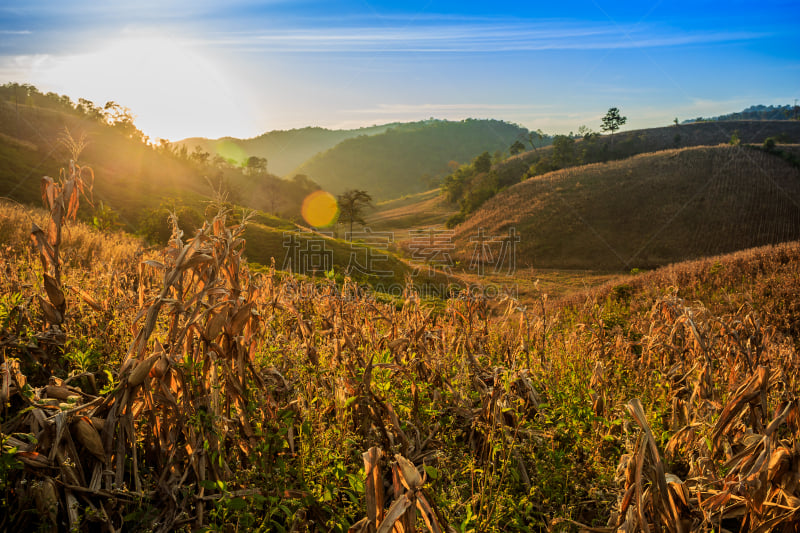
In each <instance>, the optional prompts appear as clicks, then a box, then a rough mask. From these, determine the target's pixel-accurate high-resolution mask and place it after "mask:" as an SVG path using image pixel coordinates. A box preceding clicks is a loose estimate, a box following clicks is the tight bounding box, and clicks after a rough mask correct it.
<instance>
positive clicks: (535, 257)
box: [455, 146, 800, 270]
mask: <svg viewBox="0 0 800 533" xmlns="http://www.w3.org/2000/svg"><path fill="white" fill-rule="evenodd" d="M510 228H515V230H516V233H517V235H518V236H520V238H521V240H520V242H519V244H518V246H517V249H516V261H517V265H518V266H522V267H526V266H536V267H537V268H538V267H546V268H549V267H553V268H585V269H608V270H618V269H622V270H629V269H631V268H633V267H654V266H657V265H663V264H667V263H672V262H676V261H681V260H687V259H692V258H697V257H702V256H707V255H713V254H719V253H725V252H731V251H735V250H740V249H743V248H747V247H752V246H759V245H764V244H771V243H777V242H783V241H788V240H792V239H797V238H799V237H800V170H798V168H796V167H795V166H792V165H791V164H789V163H787V162H786V161H784V160H783V159H781V158H779V157H777V156H775V155H773V154H768V153H766V152H763V151H761V150H757V149H753V148H748V147H745V146H718V147H697V148H688V149H679V150H667V151H662V152H657V153H652V154H644V155H639V156H636V157H633V158H630V159H627V160H623V161H615V162H611V163H607V164H601V163H597V164H592V165H586V166H582V167H572V168H568V169H563V170H559V171H556V172H551V173H548V174H545V175H542V176H537V177H534V178H531V179H528V180H526V181H524V182H522V183H519V184H517V185H515V186H513V187H511V188H509V189H507V190H505V191H504V192H502V193H500V194H498V195H497V196H495V197H494V198H492V199H491V200H489V201H488V202H486V203H485V204H484V205H483V207H482V208H480V209H479V210H478V211H476V212H475V213H474V214H473V216H471V217H470V218H469V219H468V220H467V221H466V222H465V223H463V224H461V225H460V226H458V227H457V230H456V235H455V242H456V248H457V250H459V253H460V254H461V257H460V259H461V260H463V261H470V259H471V257H472V256H471V252H472V250H473V249H474V248H475V243H474V238H475V237H476V236H477V235H478V234H479V232H480V231H483V232H484V233H485V235H486V236H487V237H496V238H501V237H503V236H504V235H507V234H508V232H509V229H510ZM471 239H472V240H471Z"/></svg>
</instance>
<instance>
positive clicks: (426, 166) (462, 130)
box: [295, 119, 527, 199]
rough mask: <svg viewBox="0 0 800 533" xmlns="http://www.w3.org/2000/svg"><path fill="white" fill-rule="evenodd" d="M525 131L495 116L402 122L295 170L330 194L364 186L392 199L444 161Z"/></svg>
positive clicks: (441, 169) (418, 187) (498, 146)
mask: <svg viewBox="0 0 800 533" xmlns="http://www.w3.org/2000/svg"><path fill="white" fill-rule="evenodd" d="M526 132H527V130H526V129H524V128H521V127H520V126H517V125H514V124H509V123H506V122H502V121H498V120H473V119H468V120H464V121H461V122H450V121H440V120H435V121H425V122H418V123H412V124H402V125H400V126H397V127H395V128H391V129H389V130H387V131H386V132H384V133H382V134H380V135H373V136H370V137H366V136H360V137H356V138H353V139H348V140H346V141H343V142H341V143H339V144H338V145H336V146H335V147H334V148H331V149H330V150H328V151H326V152H324V153H322V154H318V155H316V156H314V157H313V158H312V159H311V160H309V161H308V162H306V163H304V164H303V165H301V166H300V167H298V168H297V170H296V171H295V172H296V173H299V174H306V175H307V176H308V177H309V178H311V179H312V180H314V181H315V182H316V183H318V184H319V185H320V186H322V187H323V188H324V189H327V190H330V191H331V192H333V193H335V194H336V193H340V192H342V191H344V190H346V189H364V190H366V191H367V192H369V193H370V194H372V196H373V198H375V199H390V198H396V197H399V196H402V195H405V194H413V193H418V192H423V191H425V190H427V189H430V186H429V185H430V182H431V181H434V180H436V178H437V177H441V176H444V175H445V174H447V173H448V172H449V167H448V163H449V162H450V161H452V160H455V161H468V160H470V159H472V158H473V157H475V156H476V155H478V154H480V153H481V152H484V151H488V152H490V153H492V152H495V151H497V150H500V151H504V150H507V149H508V147H509V146H510V145H511V144H512V143H513V142H514V141H515V140H516V139H517V138H519V137H520V135H522V134H524V133H526Z"/></svg>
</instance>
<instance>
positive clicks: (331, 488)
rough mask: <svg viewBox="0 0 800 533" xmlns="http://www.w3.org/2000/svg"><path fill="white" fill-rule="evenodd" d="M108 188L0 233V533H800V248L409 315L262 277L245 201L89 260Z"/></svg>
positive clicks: (453, 303)
mask: <svg viewBox="0 0 800 533" xmlns="http://www.w3.org/2000/svg"><path fill="white" fill-rule="evenodd" d="M90 191H91V175H90V174H89V173H88V172H87V171H86V170H85V169H82V168H81V167H79V166H78V165H76V164H73V165H72V166H71V168H70V170H69V171H67V172H65V173H64V174H63V175H62V176H61V178H60V179H59V180H51V179H47V180H45V182H44V184H43V197H44V199H45V205H46V207H47V209H48V215H47V219H46V222H41V221H40V223H38V224H36V223H34V224H33V226H32V231H30V232H28V233H29V235H30V237H29V239H30V240H29V243H28V244H27V245H24V244H23V243H22V242H20V241H19V240H18V239H17V237H13V235H19V234H20V233H25V232H24V231H23V232H20V230H19V228H16V229H14V228H11V229H9V228H7V227H1V228H0V229H1V230H2V233H0V234H2V235H7V236H8V237H7V242H4V243H2V247H0V254H1V255H2V259H3V262H2V265H3V266H2V268H3V269H4V275H3V278H2V282H0V354H2V367H0V378H1V380H2V382H1V383H0V400H1V401H2V411H0V421H2V430H1V433H0V443H1V445H2V454H1V455H0V494H1V496H0V498H2V506H3V510H4V512H3V513H0V529H3V530H20V531H28V530H36V529H39V530H44V531H68V530H69V531H72V530H75V531H94V530H102V531H121V530H126V531H128V530H141V531H174V530H187V531H188V530H192V531H193V530H203V531H239V530H241V531H250V530H263V531H293V532H300V531H341V532H344V531H350V532H376V531H377V532H380V533H389V532H409V531H417V530H419V531H431V532H440V531H441V532H445V531H446V532H450V531H458V532H467V531H476V532H477V531H557V530H564V531H578V530H582V531H603V532H605V531H609V532H610V531H626V532H633V531H647V532H649V531H669V532H690V531H698V532H699V531H731V532H737V531H758V532H762V531H763V532H765V531H787V532H788V531H800V526H798V524H799V523H800V520H799V519H798V518H800V448H799V447H798V444H797V439H798V432H799V431H800V405H798V391H799V390H800V389H799V388H798V375H799V374H798V358H797V353H796V351H797V347H798V337H797V334H798V330H800V297H798V294H799V293H798V280H799V279H800V268H799V267H798V264H800V263H798V260H799V259H800V245H799V244H797V243H793V244H787V245H782V246H779V247H774V248H763V249H757V250H753V251H750V252H747V253H743V254H739V255H735V256H728V257H721V258H718V260H716V259H715V260H714V261H715V262H713V265H711V266H709V264H707V263H698V264H696V265H688V266H683V267H678V268H677V269H675V268H674V269H672V270H660V271H655V272H653V273H651V274H645V275H642V276H640V277H637V278H634V279H633V281H632V282H631V283H630V284H628V285H626V284H622V285H619V284H618V285H615V286H609V287H607V288H606V289H605V290H604V291H596V292H593V293H586V294H584V295H583V296H580V297H574V298H573V299H572V300H571V301H569V302H566V301H565V302H551V301H548V300H547V298H546V297H545V296H544V295H541V298H540V301H539V302H537V303H536V305H529V306H526V305H524V304H523V303H522V302H518V301H515V300H513V299H510V298H508V299H506V300H505V301H504V302H502V306H498V305H491V306H490V305H489V303H488V302H487V301H485V300H484V299H482V298H479V297H476V296H475V295H474V294H471V293H466V292H465V293H464V294H462V295H461V296H459V297H456V298H452V299H449V300H447V301H445V302H443V303H442V305H441V306H436V307H434V306H430V305H426V304H425V303H424V302H423V301H421V300H420V298H419V297H418V296H417V294H416V293H415V291H414V290H413V287H412V286H409V287H408V289H407V293H406V295H405V301H404V302H403V303H402V304H397V305H394V304H391V305H390V304H386V303H381V302H380V301H378V300H376V299H375V298H373V297H372V296H371V295H370V294H369V293H368V292H366V291H364V289H363V288H362V287H359V286H358V285H356V284H355V283H353V282H352V281H350V280H349V279H345V281H344V282H343V283H340V284H337V283H335V282H334V281H332V280H328V279H325V280H316V279H308V278H301V277H295V276H291V275H289V274H286V273H282V272H278V271H276V270H275V269H274V267H273V268H271V269H268V270H267V271H265V272H261V273H256V272H254V271H253V270H251V269H250V268H249V267H248V265H247V261H246V254H245V252H246V248H245V244H246V243H245V241H244V239H243V231H244V226H245V224H246V223H247V219H246V218H245V220H243V221H242V222H241V223H231V222H230V221H229V217H228V213H227V212H226V211H225V209H224V208H223V207H222V204H220V205H217V206H215V207H213V208H212V209H209V213H211V216H210V217H209V219H208V220H207V221H206V222H205V224H204V225H203V227H202V228H200V229H199V230H198V231H197V233H196V234H195V235H192V236H187V235H184V234H183V233H182V232H181V230H180V228H179V227H177V223H176V222H175V223H174V231H173V236H172V238H171V240H170V243H169V246H168V247H167V248H166V249H165V250H163V251H158V252H153V251H146V250H142V249H134V248H124V250H123V251H120V252H119V253H116V252H114V251H113V249H114V248H115V247H123V246H127V245H126V244H119V243H118V242H115V241H121V240H122V239H121V238H118V237H113V236H109V238H108V239H107V240H106V241H105V247H106V248H108V249H107V250H104V251H95V252H93V253H95V254H97V255H98V256H100V257H103V258H104V261H103V262H98V261H94V262H92V261H89V262H87V261H86V260H85V259H82V254H85V247H83V248H82V247H81V246H80V245H75V246H72V247H71V246H69V245H68V239H69V236H70V233H71V232H75V233H80V231H82V230H80V229H79V228H80V225H79V224H77V223H69V220H70V219H72V218H74V215H75V212H76V210H77V206H78V201H79V194H86V195H88V194H89V193H90ZM20 212H21V211H20V210H19V209H18V208H13V207H11V206H4V207H3V213H4V214H3V218H2V219H0V221H2V226H8V225H13V224H16V225H18V224H19V223H20V222H19V221H20V220H25V217H28V216H36V215H29V214H26V213H27V212H23V214H20ZM13 213H17V214H16V215H14V216H12V214H13ZM15 217H16V218H15ZM68 223H69V225H68ZM29 227H30V226H29ZM43 227H44V229H42V228H43ZM14 232H16V233H14ZM62 233H63V234H64V236H65V239H66V240H63V242H62ZM103 254H104V255H103ZM681 268H683V270H681ZM675 280H680V283H679V284H673V283H671V282H674V281H675ZM498 309H499V310H498Z"/></svg>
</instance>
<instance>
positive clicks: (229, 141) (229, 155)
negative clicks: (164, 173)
mask: <svg viewBox="0 0 800 533" xmlns="http://www.w3.org/2000/svg"><path fill="white" fill-rule="evenodd" d="M394 126H397V124H383V125H380V126H372V127H367V128H359V129H354V130H329V129H326V128H319V127H317V128H299V129H292V130H285V131H284V130H280V131H270V132H267V133H264V134H262V135H259V136H258V137H253V138H252V139H237V138H234V137H223V138H221V139H205V138H202V137H191V138H189V139H183V140H181V141H178V142H176V144H177V145H178V146H185V147H186V149H187V150H189V151H192V150H194V149H195V147H197V146H199V147H200V148H201V149H202V150H203V151H205V152H209V153H210V154H211V155H212V156H215V155H219V156H221V157H224V158H225V159H231V160H233V161H235V162H236V163H238V164H242V163H244V162H245V161H246V160H247V158H248V157H250V156H256V157H263V158H266V159H267V162H268V167H267V168H268V169H269V171H270V172H271V173H273V174H276V175H278V176H285V177H287V178H291V177H294V175H293V174H292V173H291V172H292V171H293V170H295V169H296V168H297V167H299V166H300V165H301V164H302V163H304V162H305V161H307V160H308V159H310V158H311V157H313V156H314V155H316V154H318V153H320V152H324V151H325V150H328V149H330V148H333V147H334V146H336V145H337V144H339V143H340V142H342V141H344V140H345V139H350V138H352V137H358V136H361V135H377V134H379V133H383V132H384V131H386V130H387V129H389V128H391V127H394Z"/></svg>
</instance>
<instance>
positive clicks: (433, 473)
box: [423, 465, 439, 480]
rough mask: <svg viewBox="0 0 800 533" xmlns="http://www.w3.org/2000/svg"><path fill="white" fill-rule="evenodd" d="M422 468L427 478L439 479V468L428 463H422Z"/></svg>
mask: <svg viewBox="0 0 800 533" xmlns="http://www.w3.org/2000/svg"><path fill="white" fill-rule="evenodd" d="M423 468H424V469H425V473H426V474H427V475H428V477H429V478H431V479H433V480H436V479H439V470H438V469H437V468H434V467H432V466H428V465H423Z"/></svg>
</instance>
